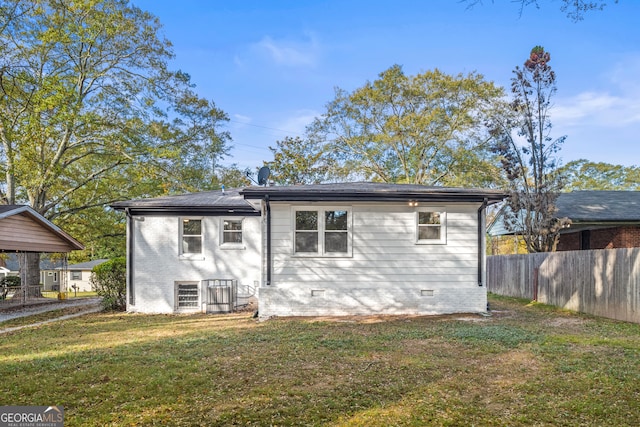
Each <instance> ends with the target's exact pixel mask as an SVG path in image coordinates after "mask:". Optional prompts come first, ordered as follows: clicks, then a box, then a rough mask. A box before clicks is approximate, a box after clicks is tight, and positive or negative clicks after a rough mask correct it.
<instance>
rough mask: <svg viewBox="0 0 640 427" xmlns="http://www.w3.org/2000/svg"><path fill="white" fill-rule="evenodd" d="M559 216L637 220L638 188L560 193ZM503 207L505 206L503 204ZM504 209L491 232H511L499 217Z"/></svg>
mask: <svg viewBox="0 0 640 427" xmlns="http://www.w3.org/2000/svg"><path fill="white" fill-rule="evenodd" d="M556 207H557V208H558V211H557V213H556V216H557V217H559V218H564V217H567V218H569V219H571V221H572V222H573V224H574V225H576V226H578V225H588V224H598V225H603V224H609V225H615V224H633V223H637V224H640V191H574V192H571V193H561V194H560V195H559V196H558V200H557V202H556ZM503 209H504V208H503ZM502 215H503V211H502V210H501V211H500V213H499V215H498V216H497V217H496V218H495V220H494V221H493V223H491V224H490V226H489V227H488V229H487V231H488V233H489V234H490V235H492V236H502V235H507V234H511V232H510V231H508V230H507V229H506V228H505V226H504V223H503V222H502V220H501V218H502Z"/></svg>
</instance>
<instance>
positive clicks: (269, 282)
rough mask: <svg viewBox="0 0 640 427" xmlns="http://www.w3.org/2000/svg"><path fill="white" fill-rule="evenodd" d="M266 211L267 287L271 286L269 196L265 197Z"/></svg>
mask: <svg viewBox="0 0 640 427" xmlns="http://www.w3.org/2000/svg"><path fill="white" fill-rule="evenodd" d="M264 205H265V211H266V214H267V283H266V285H267V286H270V285H271V205H270V204H269V195H266V196H264Z"/></svg>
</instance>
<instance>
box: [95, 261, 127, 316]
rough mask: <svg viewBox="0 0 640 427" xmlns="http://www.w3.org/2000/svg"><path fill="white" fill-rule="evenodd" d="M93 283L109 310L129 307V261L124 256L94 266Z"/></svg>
mask: <svg viewBox="0 0 640 427" xmlns="http://www.w3.org/2000/svg"><path fill="white" fill-rule="evenodd" d="M92 272H93V274H92V275H91V285H92V286H93V288H94V289H95V290H96V293H97V294H98V296H101V297H102V305H103V306H104V308H105V309H107V310H119V311H124V310H125V309H126V308H127V300H126V287H127V261H126V259H125V258H124V257H119V258H114V259H112V260H109V261H107V262H103V263H102V264H100V265H97V266H95V267H93V270H92Z"/></svg>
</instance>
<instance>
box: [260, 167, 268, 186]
mask: <svg viewBox="0 0 640 427" xmlns="http://www.w3.org/2000/svg"><path fill="white" fill-rule="evenodd" d="M270 174H271V171H270V170H269V168H268V167H267V166H263V167H261V168H260V170H259V171H258V185H267V182H268V179H269V175H270Z"/></svg>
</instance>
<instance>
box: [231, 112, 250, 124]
mask: <svg viewBox="0 0 640 427" xmlns="http://www.w3.org/2000/svg"><path fill="white" fill-rule="evenodd" d="M233 120H234V121H236V122H242V123H251V117H249V116H243V115H242V114H234V115H233Z"/></svg>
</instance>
